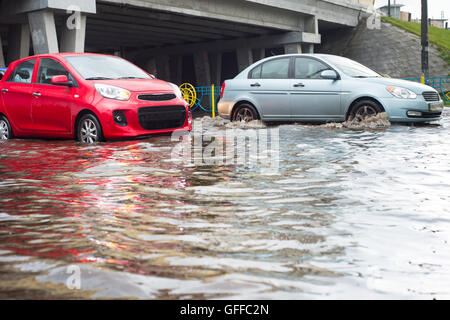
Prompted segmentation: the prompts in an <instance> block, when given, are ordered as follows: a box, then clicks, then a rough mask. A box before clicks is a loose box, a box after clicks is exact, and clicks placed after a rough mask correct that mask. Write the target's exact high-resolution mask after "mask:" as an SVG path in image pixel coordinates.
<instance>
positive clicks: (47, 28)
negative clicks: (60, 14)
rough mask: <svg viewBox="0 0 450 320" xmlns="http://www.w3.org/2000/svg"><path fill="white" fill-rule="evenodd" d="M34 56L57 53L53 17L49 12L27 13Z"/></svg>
mask: <svg viewBox="0 0 450 320" xmlns="http://www.w3.org/2000/svg"><path fill="white" fill-rule="evenodd" d="M28 21H29V23H30V30H31V39H32V40H33V49H34V54H43V53H58V52H59V49H58V39H57V37H56V27H55V17H54V13H53V11H51V10H39V11H33V12H30V13H28Z"/></svg>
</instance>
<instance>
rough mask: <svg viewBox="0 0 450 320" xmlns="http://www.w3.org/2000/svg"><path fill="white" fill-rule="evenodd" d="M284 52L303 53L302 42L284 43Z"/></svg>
mask: <svg viewBox="0 0 450 320" xmlns="http://www.w3.org/2000/svg"><path fill="white" fill-rule="evenodd" d="M284 53H285V54H297V53H302V44H301V43H288V44H285V45H284Z"/></svg>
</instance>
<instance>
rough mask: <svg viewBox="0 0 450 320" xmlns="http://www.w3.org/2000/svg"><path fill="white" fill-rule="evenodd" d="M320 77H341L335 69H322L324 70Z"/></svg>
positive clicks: (330, 78) (332, 78) (331, 78)
mask: <svg viewBox="0 0 450 320" xmlns="http://www.w3.org/2000/svg"><path fill="white" fill-rule="evenodd" d="M320 77H321V78H322V79H329V80H337V79H339V76H338V74H337V73H336V71H334V70H325V71H322V72H321V73H320Z"/></svg>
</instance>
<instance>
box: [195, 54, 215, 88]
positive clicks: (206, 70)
mask: <svg viewBox="0 0 450 320" xmlns="http://www.w3.org/2000/svg"><path fill="white" fill-rule="evenodd" d="M194 67H195V78H196V82H197V83H196V84H195V85H196V86H209V85H211V71H210V67H209V55H208V52H206V51H201V52H195V53H194Z"/></svg>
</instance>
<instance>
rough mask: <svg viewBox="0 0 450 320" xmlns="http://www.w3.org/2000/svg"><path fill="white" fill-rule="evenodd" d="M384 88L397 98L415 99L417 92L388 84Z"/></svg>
mask: <svg viewBox="0 0 450 320" xmlns="http://www.w3.org/2000/svg"><path fill="white" fill-rule="evenodd" d="M386 89H387V91H389V92H390V93H391V94H392V95H393V96H394V97H396V98H399V99H416V98H417V94H415V93H414V92H412V91H411V90H409V89H406V88H402V87H394V86H389V87H386Z"/></svg>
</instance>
